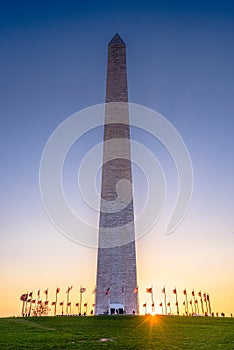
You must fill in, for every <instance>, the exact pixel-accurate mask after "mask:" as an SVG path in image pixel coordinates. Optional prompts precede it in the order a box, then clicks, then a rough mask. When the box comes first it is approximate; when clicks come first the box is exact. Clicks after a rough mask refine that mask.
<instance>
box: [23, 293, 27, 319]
mask: <svg viewBox="0 0 234 350" xmlns="http://www.w3.org/2000/svg"><path fill="white" fill-rule="evenodd" d="M27 308H28V292H27V299H26V304H25V310H24V313H25V316H27Z"/></svg>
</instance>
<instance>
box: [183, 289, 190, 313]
mask: <svg viewBox="0 0 234 350" xmlns="http://www.w3.org/2000/svg"><path fill="white" fill-rule="evenodd" d="M184 294H185V301H186V309H187V311H186V315H187V316H188V314H189V309H188V297H187V291H186V289H185V290H184Z"/></svg>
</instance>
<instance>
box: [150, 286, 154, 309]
mask: <svg viewBox="0 0 234 350" xmlns="http://www.w3.org/2000/svg"><path fill="white" fill-rule="evenodd" d="M151 289H152V293H151V305H152V312H154V295H153V286H152V285H151Z"/></svg>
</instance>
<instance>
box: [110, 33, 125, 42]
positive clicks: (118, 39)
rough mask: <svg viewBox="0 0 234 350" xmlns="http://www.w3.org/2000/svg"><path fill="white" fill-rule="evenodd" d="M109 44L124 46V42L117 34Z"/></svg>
mask: <svg viewBox="0 0 234 350" xmlns="http://www.w3.org/2000/svg"><path fill="white" fill-rule="evenodd" d="M109 44H125V42H124V41H123V39H121V37H120V36H119V34H118V33H116V34H115V35H114V36H113V38H112V39H111V41H110V42H109Z"/></svg>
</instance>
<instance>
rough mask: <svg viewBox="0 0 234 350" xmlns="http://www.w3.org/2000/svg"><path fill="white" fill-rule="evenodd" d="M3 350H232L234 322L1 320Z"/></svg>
mask: <svg viewBox="0 0 234 350" xmlns="http://www.w3.org/2000/svg"><path fill="white" fill-rule="evenodd" d="M0 349H1V350H5V349H14V350H17V349H56V350H59V349H134V350H136V349H137V350H138V349H139V350H142V349H147V350H150V349H159V350H167V349H181V350H183V349H185V350H192V349H196V350H203V349H204V350H205V349H210V350H218V349H220V350H225V349H227V350H233V349H234V318H216V317H215V318H211V317H183V316H97V317H94V316H88V317H66V316H64V317H30V318H28V319H26V318H25V319H24V318H1V319H0Z"/></svg>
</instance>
